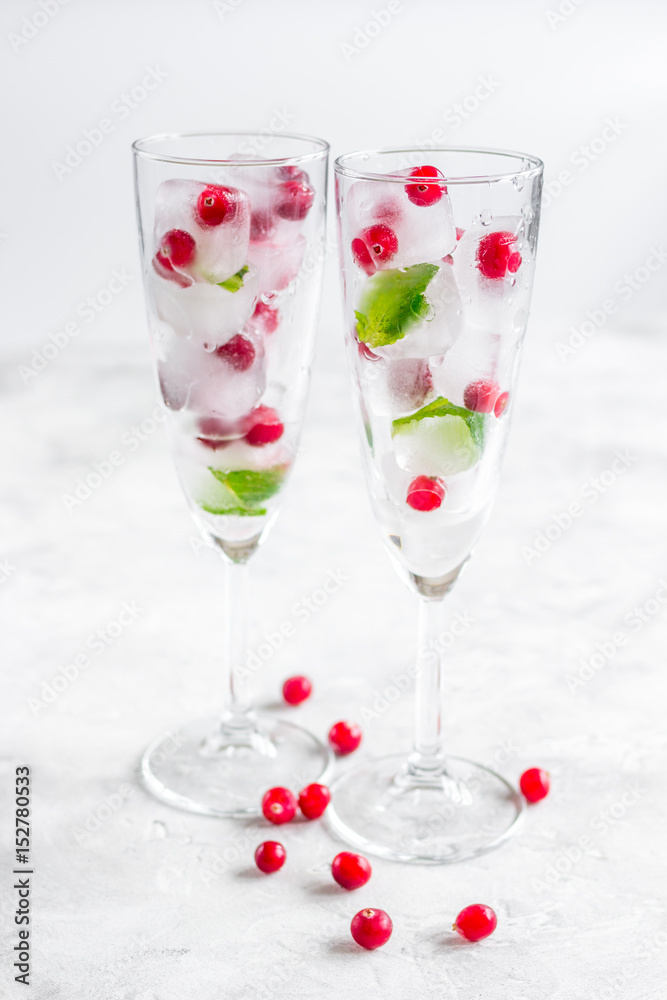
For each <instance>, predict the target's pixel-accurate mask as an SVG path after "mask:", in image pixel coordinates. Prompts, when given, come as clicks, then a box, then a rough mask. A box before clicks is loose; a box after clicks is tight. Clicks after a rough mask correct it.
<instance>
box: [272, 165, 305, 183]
mask: <svg viewBox="0 0 667 1000" xmlns="http://www.w3.org/2000/svg"><path fill="white" fill-rule="evenodd" d="M276 177H277V178H278V179H279V180H281V181H299V182H300V183H301V184H307V183H308V174H307V173H306V171H305V170H302V169H301V167H297V165H296V163H285V164H283V166H282V167H276Z"/></svg>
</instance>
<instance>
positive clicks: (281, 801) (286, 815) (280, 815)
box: [262, 787, 297, 826]
mask: <svg viewBox="0 0 667 1000" xmlns="http://www.w3.org/2000/svg"><path fill="white" fill-rule="evenodd" d="M296 806H297V802H296V799H295V798H294V796H293V795H292V793H291V792H290V790H289V788H280V787H277V788H269V790H268V792H265V793H264V797H263V799H262V812H263V813H264V816H265V818H266V819H268V821H269V823H275V824H276V826H280V824H281V823H289V822H290V820H293V819H294V817H295V816H296Z"/></svg>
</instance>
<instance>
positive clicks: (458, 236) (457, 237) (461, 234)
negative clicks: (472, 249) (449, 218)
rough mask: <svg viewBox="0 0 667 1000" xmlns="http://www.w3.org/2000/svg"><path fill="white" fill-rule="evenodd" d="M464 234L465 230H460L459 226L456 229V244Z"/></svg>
mask: <svg viewBox="0 0 667 1000" xmlns="http://www.w3.org/2000/svg"><path fill="white" fill-rule="evenodd" d="M465 232H466V231H465V229H461V228H460V226H457V227H456V242H457V243H458V241H459V240H460V239H461V237H462V236H465Z"/></svg>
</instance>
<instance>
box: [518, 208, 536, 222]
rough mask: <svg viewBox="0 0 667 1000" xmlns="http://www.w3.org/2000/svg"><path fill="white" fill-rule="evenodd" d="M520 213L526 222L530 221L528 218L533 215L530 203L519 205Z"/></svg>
mask: <svg viewBox="0 0 667 1000" xmlns="http://www.w3.org/2000/svg"><path fill="white" fill-rule="evenodd" d="M521 214H522V215H523V217H524V219H525V220H526V222H530V220H531V219H532V217H533V208H532V205H523V206H522V207H521Z"/></svg>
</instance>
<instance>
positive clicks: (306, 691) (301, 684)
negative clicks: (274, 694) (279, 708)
mask: <svg viewBox="0 0 667 1000" xmlns="http://www.w3.org/2000/svg"><path fill="white" fill-rule="evenodd" d="M312 690H313V685H312V684H311V683H310V681H309V680H308V678H307V677H303V676H297V677H288V678H287V680H286V681H285V683H284V684H283V698H284V699H285V701H286V702H287V704H288V705H300V704H301V702H302V701H305V700H306V698H310V695H311V693H312Z"/></svg>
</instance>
